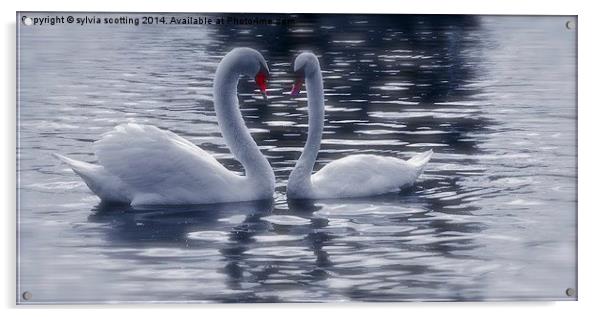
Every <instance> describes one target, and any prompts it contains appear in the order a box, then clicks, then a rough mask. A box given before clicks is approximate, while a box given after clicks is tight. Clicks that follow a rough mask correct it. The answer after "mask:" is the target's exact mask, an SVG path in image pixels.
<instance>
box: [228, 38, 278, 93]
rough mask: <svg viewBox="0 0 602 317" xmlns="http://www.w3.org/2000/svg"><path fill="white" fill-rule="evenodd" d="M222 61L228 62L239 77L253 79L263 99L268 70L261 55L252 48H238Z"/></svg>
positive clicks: (266, 86)
mask: <svg viewBox="0 0 602 317" xmlns="http://www.w3.org/2000/svg"><path fill="white" fill-rule="evenodd" d="M224 59H227V60H228V61H230V63H231V65H232V67H233V68H234V69H236V70H237V71H238V73H239V74H240V75H242V76H248V77H251V78H255V83H256V84H257V87H258V88H259V90H260V91H261V93H262V94H263V96H264V98H265V97H266V96H267V88H268V78H269V76H270V69H269V68H268V64H267V63H266V61H265V58H263V55H261V53H259V52H258V51H256V50H254V49H252V48H248V47H238V48H235V49H233V50H232V51H230V53H228V54H227V55H226V57H224Z"/></svg>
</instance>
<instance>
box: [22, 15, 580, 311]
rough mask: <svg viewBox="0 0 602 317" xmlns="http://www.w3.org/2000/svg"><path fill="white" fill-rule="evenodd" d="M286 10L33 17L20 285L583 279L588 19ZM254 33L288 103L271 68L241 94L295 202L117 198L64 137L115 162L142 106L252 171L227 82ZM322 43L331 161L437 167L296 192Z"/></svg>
mask: <svg viewBox="0 0 602 317" xmlns="http://www.w3.org/2000/svg"><path fill="white" fill-rule="evenodd" d="M123 15H125V14H123ZM38 16H45V15H43V14H39V15H38ZM97 16H103V17H104V16H110V15H108V14H97ZM115 16H121V15H115ZM129 16H135V17H141V16H142V15H129ZM166 16H171V15H166ZM202 16H207V15H202ZM271 17H276V18H278V17H280V18H282V17H285V16H277V15H275V16H271ZM286 17H288V18H291V19H293V20H294V21H295V23H294V24H293V25H292V26H290V27H283V26H215V25H213V26H182V25H178V26H174V25H170V26H158V25H151V26H149V25H147V26H142V25H140V26H133V25H119V26H116V25H110V26H108V25H86V26H74V25H54V26H50V25H48V26H24V25H20V26H18V32H19V37H18V40H19V48H20V51H19V54H18V58H19V67H20V68H19V76H20V79H19V81H18V83H19V87H20V90H19V94H18V97H19V109H18V120H19V121H18V136H19V139H18V149H17V151H18V160H19V162H18V172H19V177H18V189H19V194H18V199H19V210H18V221H19V222H18V242H19V250H18V251H19V254H18V285H17V286H18V287H17V288H18V289H17V298H18V299H17V301H18V302H21V303H91V302H94V303H98V302H147V301H149V302H189V301H190V302H314V301H316V302H321V301H333V302H340V301H406V300H452V301H474V300H574V299H576V296H572V297H569V296H567V295H566V294H565V290H566V289H567V288H569V287H570V288H576V287H577V285H576V281H577V279H576V276H577V267H576V245H577V244H576V233H577V231H576V230H577V228H576V217H577V200H576V193H577V188H576V182H577V176H576V172H577V161H576V158H577V152H576V146H577V143H576V137H577V135H576V123H577V111H576V110H577V108H576V107H577V105H576V89H577V87H576V55H575V54H576V30H574V29H567V27H565V24H566V22H567V21H569V20H571V21H574V20H575V19H574V18H573V17H527V16H524V17H509V16H483V17H476V16H472V17H467V16H464V17H462V16H374V15H372V16H370V15H355V16H349V15H301V16H286ZM575 22H576V21H575ZM237 46H250V47H253V48H256V49H258V50H260V51H261V52H262V54H263V55H264V56H265V58H266V60H267V61H268V64H269V66H270V68H271V81H270V83H269V95H270V97H269V100H268V102H267V103H266V102H265V101H263V99H262V97H261V95H260V94H259V93H258V91H257V90H254V89H255V87H254V84H253V83H252V81H251V80H250V79H249V80H247V79H245V80H243V81H241V84H240V85H239V99H240V103H241V108H242V112H243V114H244V117H245V120H246V123H247V125H248V127H249V128H250V129H251V130H252V134H253V137H254V138H255V140H256V141H257V142H258V144H259V146H260V147H261V149H262V152H263V153H264V154H265V155H266V156H267V157H268V158H269V160H270V163H271V164H272V166H273V168H274V170H275V172H276V178H277V180H276V181H277V188H276V194H275V196H274V200H273V201H271V202H248V203H238V204H224V205H209V206H182V207H146V208H128V207H106V206H101V205H99V200H98V198H97V197H96V196H94V195H93V194H92V193H91V192H90V191H89V190H88V188H87V187H86V185H85V184H84V183H83V182H82V181H81V179H80V178H79V177H78V176H77V175H75V174H74V173H73V172H72V171H71V170H70V169H69V168H68V167H67V166H66V165H64V164H61V163H60V162H59V161H57V160H56V159H54V158H53V157H52V156H51V153H54V152H56V153H61V154H64V155H67V156H70V157H72V158H77V159H81V160H84V161H89V162H94V161H95V157H94V155H93V153H92V142H94V141H95V140H98V139H99V138H100V137H101V135H102V134H103V133H104V132H107V131H109V130H111V129H112V128H113V127H114V126H116V125H118V124H120V123H124V122H138V123H145V124H153V125H156V126H158V127H160V128H163V129H169V130H171V131H173V132H176V133H177V134H179V135H181V136H183V137H185V138H187V139H188V140H190V141H192V142H194V143H195V144H197V145H198V146H200V147H202V148H203V149H205V150H206V151H209V152H210V153H212V154H213V155H215V156H216V157H217V158H218V159H219V161H220V162H222V163H223V164H225V165H226V166H227V167H228V168H230V169H232V170H237V171H242V167H241V165H240V164H239V163H238V162H236V161H235V160H234V159H233V157H232V155H231V154H230V153H229V151H228V149H227V148H226V146H225V144H224V142H223V140H222V138H221V136H220V133H219V130H218V126H217V122H216V118H215V115H214V109H213V103H212V89H211V87H212V79H213V75H214V73H215V70H216V67H217V63H218V62H219V60H220V59H221V58H222V57H223V56H224V55H225V54H226V53H227V52H228V51H229V50H230V49H232V48H234V47H237ZM307 49H309V50H312V51H313V52H314V53H316V54H317V55H318V56H319V58H320V61H321V64H322V68H323V75H324V86H325V94H326V121H325V130H324V140H323V141H322V148H321V151H320V154H319V157H318V163H317V166H316V168H315V170H318V169H319V168H320V167H322V166H324V164H326V163H328V162H329V161H331V160H335V159H338V158H340V157H343V156H345V155H349V154H357V153H371V154H378V155H384V156H396V157H400V158H404V159H406V158H409V157H411V156H412V155H414V154H416V153H418V152H422V151H426V150H429V149H433V150H434V151H435V154H434V156H433V158H432V160H431V162H430V163H429V164H428V166H427V168H426V170H425V172H424V174H423V175H422V176H421V177H420V179H419V180H418V182H417V183H416V184H415V186H413V187H412V188H409V189H407V190H404V191H403V192H401V193H399V194H390V195H384V196H379V197H371V198H363V199H345V200H319V201H287V199H286V196H285V188H286V182H287V178H288V175H289V173H290V171H291V169H292V168H293V166H294V164H295V161H296V159H297V158H298V157H299V155H300V152H301V149H302V147H303V144H304V140H305V137H306V130H307V111H306V110H307V109H306V99H305V98H304V97H305V94H304V93H302V94H301V95H300V96H299V98H296V99H293V98H291V97H290V95H289V94H288V91H290V87H291V84H292V80H293V74H292V73H293V72H292V66H291V62H292V61H293V60H294V57H295V56H296V55H297V54H298V53H299V52H300V51H302V50H307ZM25 291H28V292H30V293H31V295H32V298H31V299H30V300H29V301H24V300H23V299H21V294H22V293H23V292H25Z"/></svg>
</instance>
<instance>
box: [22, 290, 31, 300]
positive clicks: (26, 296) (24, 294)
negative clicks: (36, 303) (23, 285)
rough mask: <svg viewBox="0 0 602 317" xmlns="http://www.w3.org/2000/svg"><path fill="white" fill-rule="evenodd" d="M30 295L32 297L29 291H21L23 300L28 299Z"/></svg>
mask: <svg viewBox="0 0 602 317" xmlns="http://www.w3.org/2000/svg"><path fill="white" fill-rule="evenodd" d="M32 297H33V295H32V294H31V293H30V292H23V299H24V300H30V299H31V298H32Z"/></svg>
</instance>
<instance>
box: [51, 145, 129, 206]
mask: <svg viewBox="0 0 602 317" xmlns="http://www.w3.org/2000/svg"><path fill="white" fill-rule="evenodd" d="M52 155H53V156H54V157H56V158H57V159H59V160H61V161H62V162H63V163H65V164H67V165H69V167H70V168H71V169H72V170H73V171H74V172H75V174H77V175H79V177H81V178H82V179H83V180H84V182H85V183H86V185H87V186H88V188H90V190H91V191H92V192H94V194H96V195H97V196H98V197H99V198H100V199H101V200H102V201H103V202H107V203H129V202H130V199H129V197H128V191H127V190H126V186H125V185H124V184H123V182H122V181H121V180H120V179H119V178H117V177H115V176H113V175H111V174H109V173H108V172H107V171H106V170H105V169H104V167H102V166H100V165H95V164H90V163H86V162H82V161H78V160H74V159H72V158H68V157H66V156H64V155H60V154H57V153H52Z"/></svg>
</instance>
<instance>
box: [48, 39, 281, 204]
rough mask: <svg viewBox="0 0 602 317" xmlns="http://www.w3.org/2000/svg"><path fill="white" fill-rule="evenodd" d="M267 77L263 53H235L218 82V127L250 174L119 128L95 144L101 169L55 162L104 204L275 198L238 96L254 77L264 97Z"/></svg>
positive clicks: (132, 127)
mask: <svg viewBox="0 0 602 317" xmlns="http://www.w3.org/2000/svg"><path fill="white" fill-rule="evenodd" d="M267 72H268V68H267V65H266V63H265V60H264V59H263V57H262V56H261V54H260V53H259V52H257V51H255V50H252V49H249V48H237V49H234V50H232V51H231V52H230V53H228V54H227V55H226V56H225V57H224V58H223V59H222V61H221V62H220V64H219V66H218V69H217V73H216V77H215V80H214V86H213V88H214V92H213V95H214V103H215V111H216V116H217V119H218V124H219V127H220V130H221V132H222V135H223V137H224V139H225V141H226V144H227V145H228V146H229V148H230V149H231V151H232V154H233V155H234V157H236V159H238V160H239V161H240V162H241V163H242V165H243V167H244V168H245V174H244V175H242V174H238V173H234V172H232V171H230V170H228V169H227V168H225V167H224V166H223V165H222V164H220V163H219V162H218V161H217V160H216V159H215V158H214V157H213V156H211V154H209V153H207V152H206V151H204V150H202V149H201V148H199V147H198V146H196V145H195V144H193V143H192V142H190V141H188V140H186V139H184V138H182V137H180V136H178V135H176V134H175V133H173V132H170V131H166V130H162V129H159V128H157V127H155V126H151V125H141V124H135V123H128V124H122V125H119V126H117V127H115V128H114V129H113V130H112V131H109V132H107V133H105V134H104V135H103V136H102V138H101V139H100V140H98V141H96V142H95V143H94V146H93V148H94V153H95V155H96V157H97V158H98V164H90V163H86V162H81V161H77V160H74V159H71V158H68V157H65V156H62V155H59V154H55V156H56V157H58V158H59V159H61V160H62V161H63V162H65V163H67V164H68V165H69V166H70V167H71V169H72V170H73V171H74V172H75V173H76V174H78V175H79V176H80V177H81V178H82V179H83V180H84V182H85V183H86V184H87V185H88V187H89V188H90V190H92V192H94V193H95V194H96V195H97V196H98V197H100V198H101V200H102V201H103V202H109V203H127V204H131V205H183V204H210V203H222V202H237V201H251V200H261V199H271V198H272V196H273V193H274V183H275V177H274V172H273V171H272V168H271V166H270V164H269V163H268V161H267V159H266V158H265V157H264V156H263V155H262V154H261V152H260V151H259V148H258V146H257V144H256V143H255V141H254V140H253V138H252V137H251V134H250V133H249V130H248V129H247V128H246V126H245V124H244V121H243V118H242V115H241V114H240V110H239V108H238V98H237V95H236V90H237V84H238V80H239V78H240V77H241V76H243V75H247V76H255V77H256V80H257V81H258V85H259V87H260V89H261V90H262V92H265V78H266V77H267Z"/></svg>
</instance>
